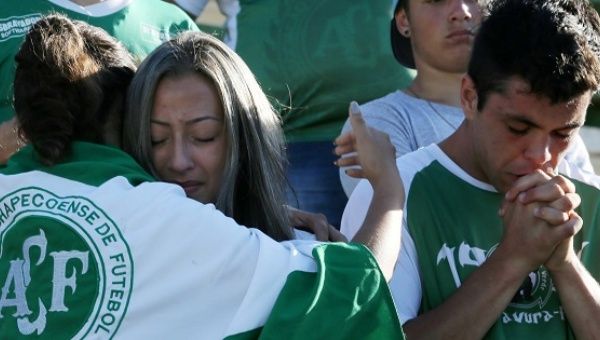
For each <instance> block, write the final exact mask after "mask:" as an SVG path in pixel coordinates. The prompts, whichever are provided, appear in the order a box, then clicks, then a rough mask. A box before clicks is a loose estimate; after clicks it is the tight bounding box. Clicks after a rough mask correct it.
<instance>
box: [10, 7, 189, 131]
mask: <svg viewBox="0 0 600 340" xmlns="http://www.w3.org/2000/svg"><path fill="white" fill-rule="evenodd" d="M108 2H110V1H108ZM112 2H113V3H115V2H117V3H118V2H119V1H112ZM94 6H96V5H94ZM107 6H109V5H107ZM90 7H91V6H90ZM103 10H104V11H106V9H103ZM57 12H58V13H63V14H65V15H67V16H68V17H70V18H73V19H77V20H82V21H85V22H88V23H90V24H92V25H95V26H98V27H101V28H103V29H104V30H106V31H107V32H108V33H109V34H110V35H112V36H114V37H115V38H117V39H118V40H119V41H121V42H122V43H123V45H125V47H127V48H128V49H129V51H130V52H131V53H132V54H134V55H135V57H136V59H137V60H138V61H141V60H142V59H143V58H144V57H145V56H146V55H147V54H148V53H150V52H151V51H152V50H153V49H154V48H155V47H157V46H158V45H160V44H161V43H162V42H163V41H166V40H168V39H170V38H171V37H172V36H174V35H176V34H177V33H179V32H181V31H186V30H198V27H197V26H196V24H195V23H194V22H193V21H192V20H191V19H190V18H189V17H188V16H187V15H186V14H185V13H184V12H183V11H182V10H181V9H179V8H177V7H176V6H174V5H171V4H167V3H165V2H164V1H161V0H133V1H130V4H128V5H126V6H125V7H123V8H122V9H120V10H117V11H112V13H110V14H106V15H101V16H97V15H92V14H82V13H79V12H76V11H73V10H69V9H67V8H65V7H62V6H59V5H56V4H53V3H51V2H50V1H47V0H2V1H1V2H0V13H1V14H0V122H2V121H6V120H8V119H10V118H11V117H12V116H13V115H14V109H13V107H12V93H13V90H12V89H13V85H12V84H13V81H14V74H15V67H16V66H15V61H14V56H15V54H16V53H17V51H18V50H19V47H20V45H21V43H22V42H23V38H24V36H25V34H27V31H28V30H29V28H30V27H31V25H33V24H34V23H35V22H36V21H37V20H39V18H40V17H41V16H42V15H45V14H49V13H57Z"/></svg>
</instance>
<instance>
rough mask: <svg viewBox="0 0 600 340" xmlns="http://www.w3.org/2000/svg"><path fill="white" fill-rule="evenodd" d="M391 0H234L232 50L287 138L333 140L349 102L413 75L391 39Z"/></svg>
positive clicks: (385, 89)
mask: <svg viewBox="0 0 600 340" xmlns="http://www.w3.org/2000/svg"><path fill="white" fill-rule="evenodd" d="M391 6H392V1H391V0H300V1H299V0H241V1H240V7H241V10H240V13H239V15H238V16H237V26H238V29H237V31H238V39H237V44H236V51H237V52H238V53H239V54H240V56H241V57H242V58H243V59H244V60H245V61H246V63H248V65H249V67H250V69H251V70H252V71H253V72H254V74H255V75H256V77H257V79H258V81H259V83H260V84H261V86H262V87H263V89H264V90H265V92H266V93H267V95H268V96H270V97H271V99H272V103H273V105H274V106H275V107H276V108H277V109H278V111H279V112H280V114H281V116H282V118H283V126H284V131H285V134H286V137H287V139H288V141H290V142H299V141H326V140H332V139H333V138H335V137H336V136H337V134H338V133H339V132H340V130H341V128H342V125H343V123H344V121H345V120H346V118H347V117H348V105H349V103H350V101H352V100H356V101H358V102H359V103H364V102H367V101H369V100H372V99H375V98H379V97H382V96H384V95H386V94H387V93H389V92H392V91H394V90H396V89H398V88H402V87H404V86H405V85H407V84H408V83H409V82H410V80H411V78H412V76H411V75H410V73H409V71H408V70H407V69H405V68H403V67H402V66H401V65H400V64H398V63H397V62H396V60H395V59H394V57H393V55H392V51H391V47H390V38H389V35H390V32H389V30H390V28H389V27H390V19H391V18H392V10H393V9H392V7H391Z"/></svg>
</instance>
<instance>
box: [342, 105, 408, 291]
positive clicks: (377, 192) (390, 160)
mask: <svg viewBox="0 0 600 340" xmlns="http://www.w3.org/2000/svg"><path fill="white" fill-rule="evenodd" d="M350 111H351V113H350V122H351V123H352V130H353V132H350V133H346V134H344V135H342V136H340V137H338V138H337V139H336V145H337V146H336V148H335V153H336V154H337V155H343V154H346V153H348V152H352V151H356V152H357V155H356V156H351V157H346V158H340V159H338V161H337V164H338V165H339V166H350V165H360V166H361V168H360V169H352V170H350V171H349V173H348V174H349V175H350V176H353V177H364V178H367V179H368V180H369V182H370V183H371V186H372V187H373V199H372V200H371V204H370V206H369V210H368V211H367V216H366V218H365V220H364V222H363V224H362V226H361V228H360V230H359V231H358V233H357V234H356V235H355V236H354V238H353V239H352V241H353V242H359V243H362V244H364V245H365V246H367V247H368V248H369V249H370V250H371V251H372V252H373V255H374V256H375V258H376V259H377V261H378V263H379V266H380V267H381V270H382V271H383V274H384V275H385V277H386V279H387V280H388V281H389V280H390V279H391V277H392V273H393V271H394V266H395V264H396V260H397V258H398V253H399V251H400V230H401V229H400V225H401V223H402V209H403V206H404V188H403V186H402V181H401V179H400V175H399V173H398V168H397V167H396V162H395V152H394V147H393V146H392V144H391V142H390V140H389V137H388V136H387V135H386V134H384V133H382V132H379V131H377V130H373V129H370V128H368V127H367V126H366V124H365V121H364V120H363V118H362V115H361V114H360V111H359V109H358V105H357V104H356V103H353V104H352V105H351V109H350Z"/></svg>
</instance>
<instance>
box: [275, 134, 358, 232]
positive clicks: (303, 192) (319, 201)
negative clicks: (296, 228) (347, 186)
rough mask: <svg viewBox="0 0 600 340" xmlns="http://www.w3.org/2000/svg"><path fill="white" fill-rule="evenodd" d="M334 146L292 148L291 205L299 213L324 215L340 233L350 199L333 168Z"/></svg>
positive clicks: (304, 144)
mask: <svg viewBox="0 0 600 340" xmlns="http://www.w3.org/2000/svg"><path fill="white" fill-rule="evenodd" d="M336 158H337V157H336V156H335V155H334V154H333V144H332V142H297V143H289V144H288V159H289V162H290V164H289V167H288V171H287V176H288V180H289V181H290V185H291V187H292V189H293V190H289V189H288V192H287V200H288V204H289V205H291V206H294V207H298V208H299V209H302V210H306V211H310V212H314V213H322V214H324V215H325V216H327V220H328V221H329V223H330V224H332V225H334V226H335V227H337V228H338V229H339V226H340V221H341V219H342V213H343V212H344V207H345V206H346V202H347V201H348V198H347V197H346V194H344V190H343V189H342V186H341V184H340V178H339V171H338V168H337V167H336V166H335V165H334V164H333V161H334V160H335V159H336Z"/></svg>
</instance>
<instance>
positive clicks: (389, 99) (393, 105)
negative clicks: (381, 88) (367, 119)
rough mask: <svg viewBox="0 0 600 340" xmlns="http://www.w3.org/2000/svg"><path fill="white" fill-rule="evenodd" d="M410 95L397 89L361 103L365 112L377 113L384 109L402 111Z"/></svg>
mask: <svg viewBox="0 0 600 340" xmlns="http://www.w3.org/2000/svg"><path fill="white" fill-rule="evenodd" d="M407 98H408V96H407V95H405V94H404V93H403V92H402V91H400V90H395V91H393V92H390V93H388V94H386V95H385V96H383V97H379V98H376V99H373V100H371V101H368V102H366V103H365V104H363V105H361V109H362V110H363V114H366V115H376V114H377V113H378V112H381V111H382V110H383V111H401V110H403V109H404V108H405V105H406V102H407Z"/></svg>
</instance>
